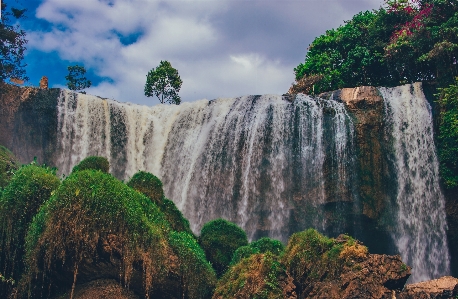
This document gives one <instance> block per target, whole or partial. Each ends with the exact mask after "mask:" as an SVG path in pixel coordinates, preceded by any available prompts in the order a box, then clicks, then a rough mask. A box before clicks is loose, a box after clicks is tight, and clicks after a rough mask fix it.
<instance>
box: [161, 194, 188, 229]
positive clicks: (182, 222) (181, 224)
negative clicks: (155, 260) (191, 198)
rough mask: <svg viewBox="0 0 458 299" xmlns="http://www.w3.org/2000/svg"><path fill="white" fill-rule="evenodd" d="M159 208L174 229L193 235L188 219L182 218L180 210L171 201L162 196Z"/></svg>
mask: <svg viewBox="0 0 458 299" xmlns="http://www.w3.org/2000/svg"><path fill="white" fill-rule="evenodd" d="M159 209H160V210H161V212H162V213H164V215H165V219H167V221H168V222H169V223H170V226H171V227H172V229H173V230H174V231H177V232H186V233H188V234H191V235H194V234H193V233H192V231H191V228H190V226H189V221H188V219H186V218H184V216H183V214H182V213H181V212H180V210H178V208H177V206H176V205H175V204H174V203H173V201H171V200H170V199H167V198H165V197H164V199H163V200H162V203H161V204H160V205H159Z"/></svg>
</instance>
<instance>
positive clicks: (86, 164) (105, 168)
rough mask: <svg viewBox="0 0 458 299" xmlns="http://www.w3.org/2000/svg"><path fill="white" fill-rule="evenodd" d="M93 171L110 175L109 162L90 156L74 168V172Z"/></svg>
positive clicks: (105, 159)
mask: <svg viewBox="0 0 458 299" xmlns="http://www.w3.org/2000/svg"><path fill="white" fill-rule="evenodd" d="M87 169H93V170H100V171H102V172H104V173H108V172H109V170H110V163H109V162H108V160H107V158H104V157H98V156H90V157H87V158H85V159H83V160H82V161H81V162H80V163H78V165H76V166H75V167H73V170H72V172H77V171H82V170H87Z"/></svg>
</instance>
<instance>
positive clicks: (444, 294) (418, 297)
mask: <svg viewBox="0 0 458 299" xmlns="http://www.w3.org/2000/svg"><path fill="white" fill-rule="evenodd" d="M456 296H458V279H457V278H454V277H451V276H444V277H441V278H439V279H434V280H429V281H423V282H418V283H413V284H409V285H407V286H406V287H405V290H404V291H402V292H400V293H399V294H397V295H396V299H446V298H456Z"/></svg>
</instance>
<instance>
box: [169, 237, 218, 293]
mask: <svg viewBox="0 0 458 299" xmlns="http://www.w3.org/2000/svg"><path fill="white" fill-rule="evenodd" d="M169 243H170V246H171V247H172V249H173V251H174V252H175V254H176V255H177V256H178V263H179V270H180V276H181V277H182V296H183V298H190V299H197V298H199V299H200V298H202V299H203V298H211V296H212V294H213V290H214V288H215V285H216V274H215V271H214V270H213V268H212V266H211V265H210V263H209V262H208V261H207V259H206V258H205V253H204V251H203V250H202V248H201V247H200V246H199V244H198V243H197V241H196V239H195V238H194V236H193V235H191V234H188V233H186V232H171V233H170V235H169Z"/></svg>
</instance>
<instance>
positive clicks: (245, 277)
mask: <svg viewBox="0 0 458 299" xmlns="http://www.w3.org/2000/svg"><path fill="white" fill-rule="evenodd" d="M286 277H287V274H286V271H285V268H284V266H283V265H282V264H281V263H280V262H279V260H278V257H277V256H275V255H273V254H272V253H270V252H267V253H265V254H260V253H258V254H254V255H252V256H250V257H249V258H246V259H243V260H241V261H240V263H238V264H237V265H235V266H233V267H231V268H230V269H229V270H228V271H227V272H226V274H224V275H223V277H222V278H221V279H220V280H219V281H218V285H217V287H216V290H215V293H214V295H213V299H226V298H227V299H232V298H253V299H276V298H285V296H284V290H283V287H284V286H285V283H284V280H285V279H286ZM282 282H283V283H282Z"/></svg>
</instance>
